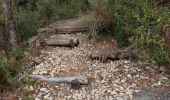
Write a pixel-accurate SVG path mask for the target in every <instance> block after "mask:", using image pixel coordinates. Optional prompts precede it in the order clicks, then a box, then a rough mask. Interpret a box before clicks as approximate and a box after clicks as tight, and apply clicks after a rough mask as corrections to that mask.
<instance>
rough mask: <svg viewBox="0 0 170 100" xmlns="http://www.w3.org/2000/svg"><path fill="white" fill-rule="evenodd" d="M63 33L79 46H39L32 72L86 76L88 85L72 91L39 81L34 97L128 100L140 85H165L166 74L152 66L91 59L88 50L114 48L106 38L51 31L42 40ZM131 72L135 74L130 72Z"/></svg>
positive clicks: (113, 43)
mask: <svg viewBox="0 0 170 100" xmlns="http://www.w3.org/2000/svg"><path fill="white" fill-rule="evenodd" d="M52 25H53V26H55V23H53V24H52ZM63 36H64V37H65V36H67V37H70V38H78V39H79V41H80V44H79V46H78V47H74V48H68V47H48V46H46V47H44V48H42V49H41V50H40V52H41V55H40V56H37V57H33V58H32V60H34V61H36V62H38V63H39V64H38V65H36V66H34V67H33V70H32V74H33V75H46V76H57V77H60V76H78V75H84V76H86V77H88V78H89V80H90V84H89V85H88V86H86V85H84V86H82V87H81V89H79V90H74V89H72V88H70V84H58V83H53V82H43V81H40V82H37V85H36V86H35V87H34V89H33V91H34V92H35V93H34V95H33V97H34V99H35V100H132V99H133V98H134V95H135V94H137V93H138V92H140V91H141V90H142V89H143V88H144V87H148V88H154V89H159V88H160V87H165V86H164V84H165V83H166V82H167V81H168V77H169V76H168V75H166V74H164V72H160V70H159V69H157V66H156V65H152V66H151V65H148V64H143V63H138V64H137V63H134V62H131V61H129V60H118V61H109V62H107V63H101V62H99V61H97V60H94V61H92V60H91V59H90V58H89V55H90V54H91V53H92V52H97V51H98V50H101V49H102V50H117V49H118V48H117V47H116V44H115V42H114V40H112V38H110V37H105V38H103V39H102V40H100V42H95V43H91V42H90V41H89V40H88V36H87V35H86V34H83V33H81V32H76V33H75V34H62V35H61V34H55V35H52V36H50V37H49V38H47V39H46V40H49V39H58V38H61V37H63ZM134 71H135V74H132V73H133V72H134ZM136 100H137V99H136ZM146 100H150V99H146Z"/></svg>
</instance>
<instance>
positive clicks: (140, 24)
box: [114, 0, 170, 61]
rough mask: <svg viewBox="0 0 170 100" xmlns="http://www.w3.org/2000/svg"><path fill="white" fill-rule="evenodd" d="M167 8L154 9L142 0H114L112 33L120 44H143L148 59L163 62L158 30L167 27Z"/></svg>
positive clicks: (168, 24) (162, 44)
mask: <svg viewBox="0 0 170 100" xmlns="http://www.w3.org/2000/svg"><path fill="white" fill-rule="evenodd" d="M169 18H170V12H169V10H166V9H163V8H160V9H158V8H156V7H155V6H153V5H151V4H150V3H147V2H145V0H137V1H133V0H126V1H125V0H117V1H116V13H115V23H114V30H115V32H114V36H115V38H116V40H117V42H118V44H119V45H120V46H129V45H131V46H132V47H143V48H144V49H145V50H146V51H147V52H148V56H147V58H148V59H149V60H150V61H153V60H154V61H165V60H166V61H167V60H169V57H168V53H167V51H166V49H165V40H164V38H163V37H162V36H161V32H160V30H161V29H164V28H168V27H169V26H170V23H168V20H169Z"/></svg>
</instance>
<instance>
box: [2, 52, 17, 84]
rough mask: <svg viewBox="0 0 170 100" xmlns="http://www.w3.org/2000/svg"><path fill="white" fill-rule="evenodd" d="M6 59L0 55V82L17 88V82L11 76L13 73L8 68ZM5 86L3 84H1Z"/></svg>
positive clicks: (3, 54)
mask: <svg viewBox="0 0 170 100" xmlns="http://www.w3.org/2000/svg"><path fill="white" fill-rule="evenodd" d="M8 63H9V62H8V58H7V57H6V55H5V53H4V52H1V53H0V77H1V82H7V83H9V84H11V85H15V86H18V85H19V81H17V80H16V78H15V77H14V76H13V71H12V70H11V69H10V68H9V66H8V65H9V64H8ZM3 84H5V83H3Z"/></svg>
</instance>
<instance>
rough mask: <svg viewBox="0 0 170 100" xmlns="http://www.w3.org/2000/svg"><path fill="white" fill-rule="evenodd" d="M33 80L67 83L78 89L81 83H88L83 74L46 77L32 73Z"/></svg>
mask: <svg viewBox="0 0 170 100" xmlns="http://www.w3.org/2000/svg"><path fill="white" fill-rule="evenodd" d="M32 78H33V80H40V81H48V82H56V83H69V84H71V87H72V88H73V89H80V87H81V85H88V82H89V81H88V79H87V77H85V76H76V77H47V76H42V75H32Z"/></svg>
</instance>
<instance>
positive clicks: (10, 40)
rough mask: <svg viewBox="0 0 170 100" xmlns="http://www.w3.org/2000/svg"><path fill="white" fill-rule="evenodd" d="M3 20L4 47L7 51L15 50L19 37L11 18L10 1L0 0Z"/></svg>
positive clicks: (11, 8)
mask: <svg viewBox="0 0 170 100" xmlns="http://www.w3.org/2000/svg"><path fill="white" fill-rule="evenodd" d="M1 4H2V7H3V13H4V19H5V34H4V36H5V45H6V48H7V50H15V49H16V48H18V46H19V35H18V33H17V30H16V25H15V21H14V17H13V7H12V0H1Z"/></svg>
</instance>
